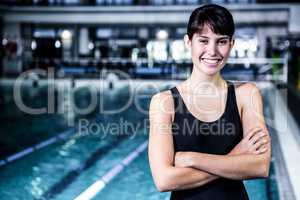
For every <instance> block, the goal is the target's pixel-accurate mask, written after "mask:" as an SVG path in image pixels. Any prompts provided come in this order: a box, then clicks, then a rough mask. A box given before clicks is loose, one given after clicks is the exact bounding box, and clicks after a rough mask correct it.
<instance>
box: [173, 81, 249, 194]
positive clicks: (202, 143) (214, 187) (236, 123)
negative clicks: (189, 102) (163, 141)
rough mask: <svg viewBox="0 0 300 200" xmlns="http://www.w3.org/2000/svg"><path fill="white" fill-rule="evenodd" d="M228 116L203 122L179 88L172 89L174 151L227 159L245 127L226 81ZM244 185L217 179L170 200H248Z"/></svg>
mask: <svg viewBox="0 0 300 200" xmlns="http://www.w3.org/2000/svg"><path fill="white" fill-rule="evenodd" d="M227 85H228V87H227V88H228V90H227V91H228V92H227V100H226V107H225V112H224V113H223V115H222V116H221V117H220V118H219V119H218V120H216V121H213V122H203V121H200V120H199V119H197V118H195V117H194V116H193V115H192V114H191V113H190V112H189V111H188V109H187V107H186V105H185V104H184V102H183V99H182V97H181V95H180V93H179V92H178V90H177V88H176V87H173V88H171V92H172V95H173V99H174V106H175V116H174V121H173V124H172V132H173V140H174V150H175V152H178V151H194V152H202V153H209V154H218V155H225V154H227V153H229V152H230V151H231V150H232V149H233V148H234V147H235V145H237V144H238V143H239V142H240V141H241V139H242V138H243V129H242V123H241V119H240V116H239V112H238V107H237V103H236V96H235V90H234V85H233V83H231V82H229V81H227ZM247 199H249V198H248V195H247V192H246V189H245V187H244V184H243V181H239V180H230V179H226V178H218V179H216V180H214V181H212V182H209V183H207V184H205V185H203V186H200V187H197V188H193V189H188V190H179V191H173V192H172V193H171V200H247Z"/></svg>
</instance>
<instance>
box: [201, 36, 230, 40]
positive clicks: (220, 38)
mask: <svg viewBox="0 0 300 200" xmlns="http://www.w3.org/2000/svg"><path fill="white" fill-rule="evenodd" d="M197 37H202V38H205V39H209V37H206V36H203V35H198V36H197ZM222 39H230V37H229V36H221V37H219V38H217V40H222Z"/></svg>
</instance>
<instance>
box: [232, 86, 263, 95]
mask: <svg viewBox="0 0 300 200" xmlns="http://www.w3.org/2000/svg"><path fill="white" fill-rule="evenodd" d="M234 85H235V88H236V93H237V94H238V95H239V96H240V97H250V96H251V95H253V94H255V93H260V91H259V89H258V87H257V85H256V84H255V83H254V82H235V83H234Z"/></svg>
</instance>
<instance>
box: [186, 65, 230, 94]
mask: <svg viewBox="0 0 300 200" xmlns="http://www.w3.org/2000/svg"><path fill="white" fill-rule="evenodd" d="M186 83H187V84H186V86H187V89H188V90H190V91H192V90H194V89H196V88H197V89H200V90H202V89H203V90H206V89H207V88H208V87H210V88H215V89H223V88H224V87H226V83H225V80H224V79H223V78H222V76H221V75H220V73H219V72H218V73H216V74H214V75H211V76H209V75H206V74H204V73H203V72H201V71H200V70H198V69H196V67H194V68H193V71H192V74H191V76H190V77H189V78H188V79H187V81H186Z"/></svg>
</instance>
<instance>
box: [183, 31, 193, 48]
mask: <svg viewBox="0 0 300 200" xmlns="http://www.w3.org/2000/svg"><path fill="white" fill-rule="evenodd" d="M183 39H184V45H185V47H186V48H187V49H191V46H192V41H191V40H190V38H189V36H188V35H187V34H185V35H184V38H183Z"/></svg>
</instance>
